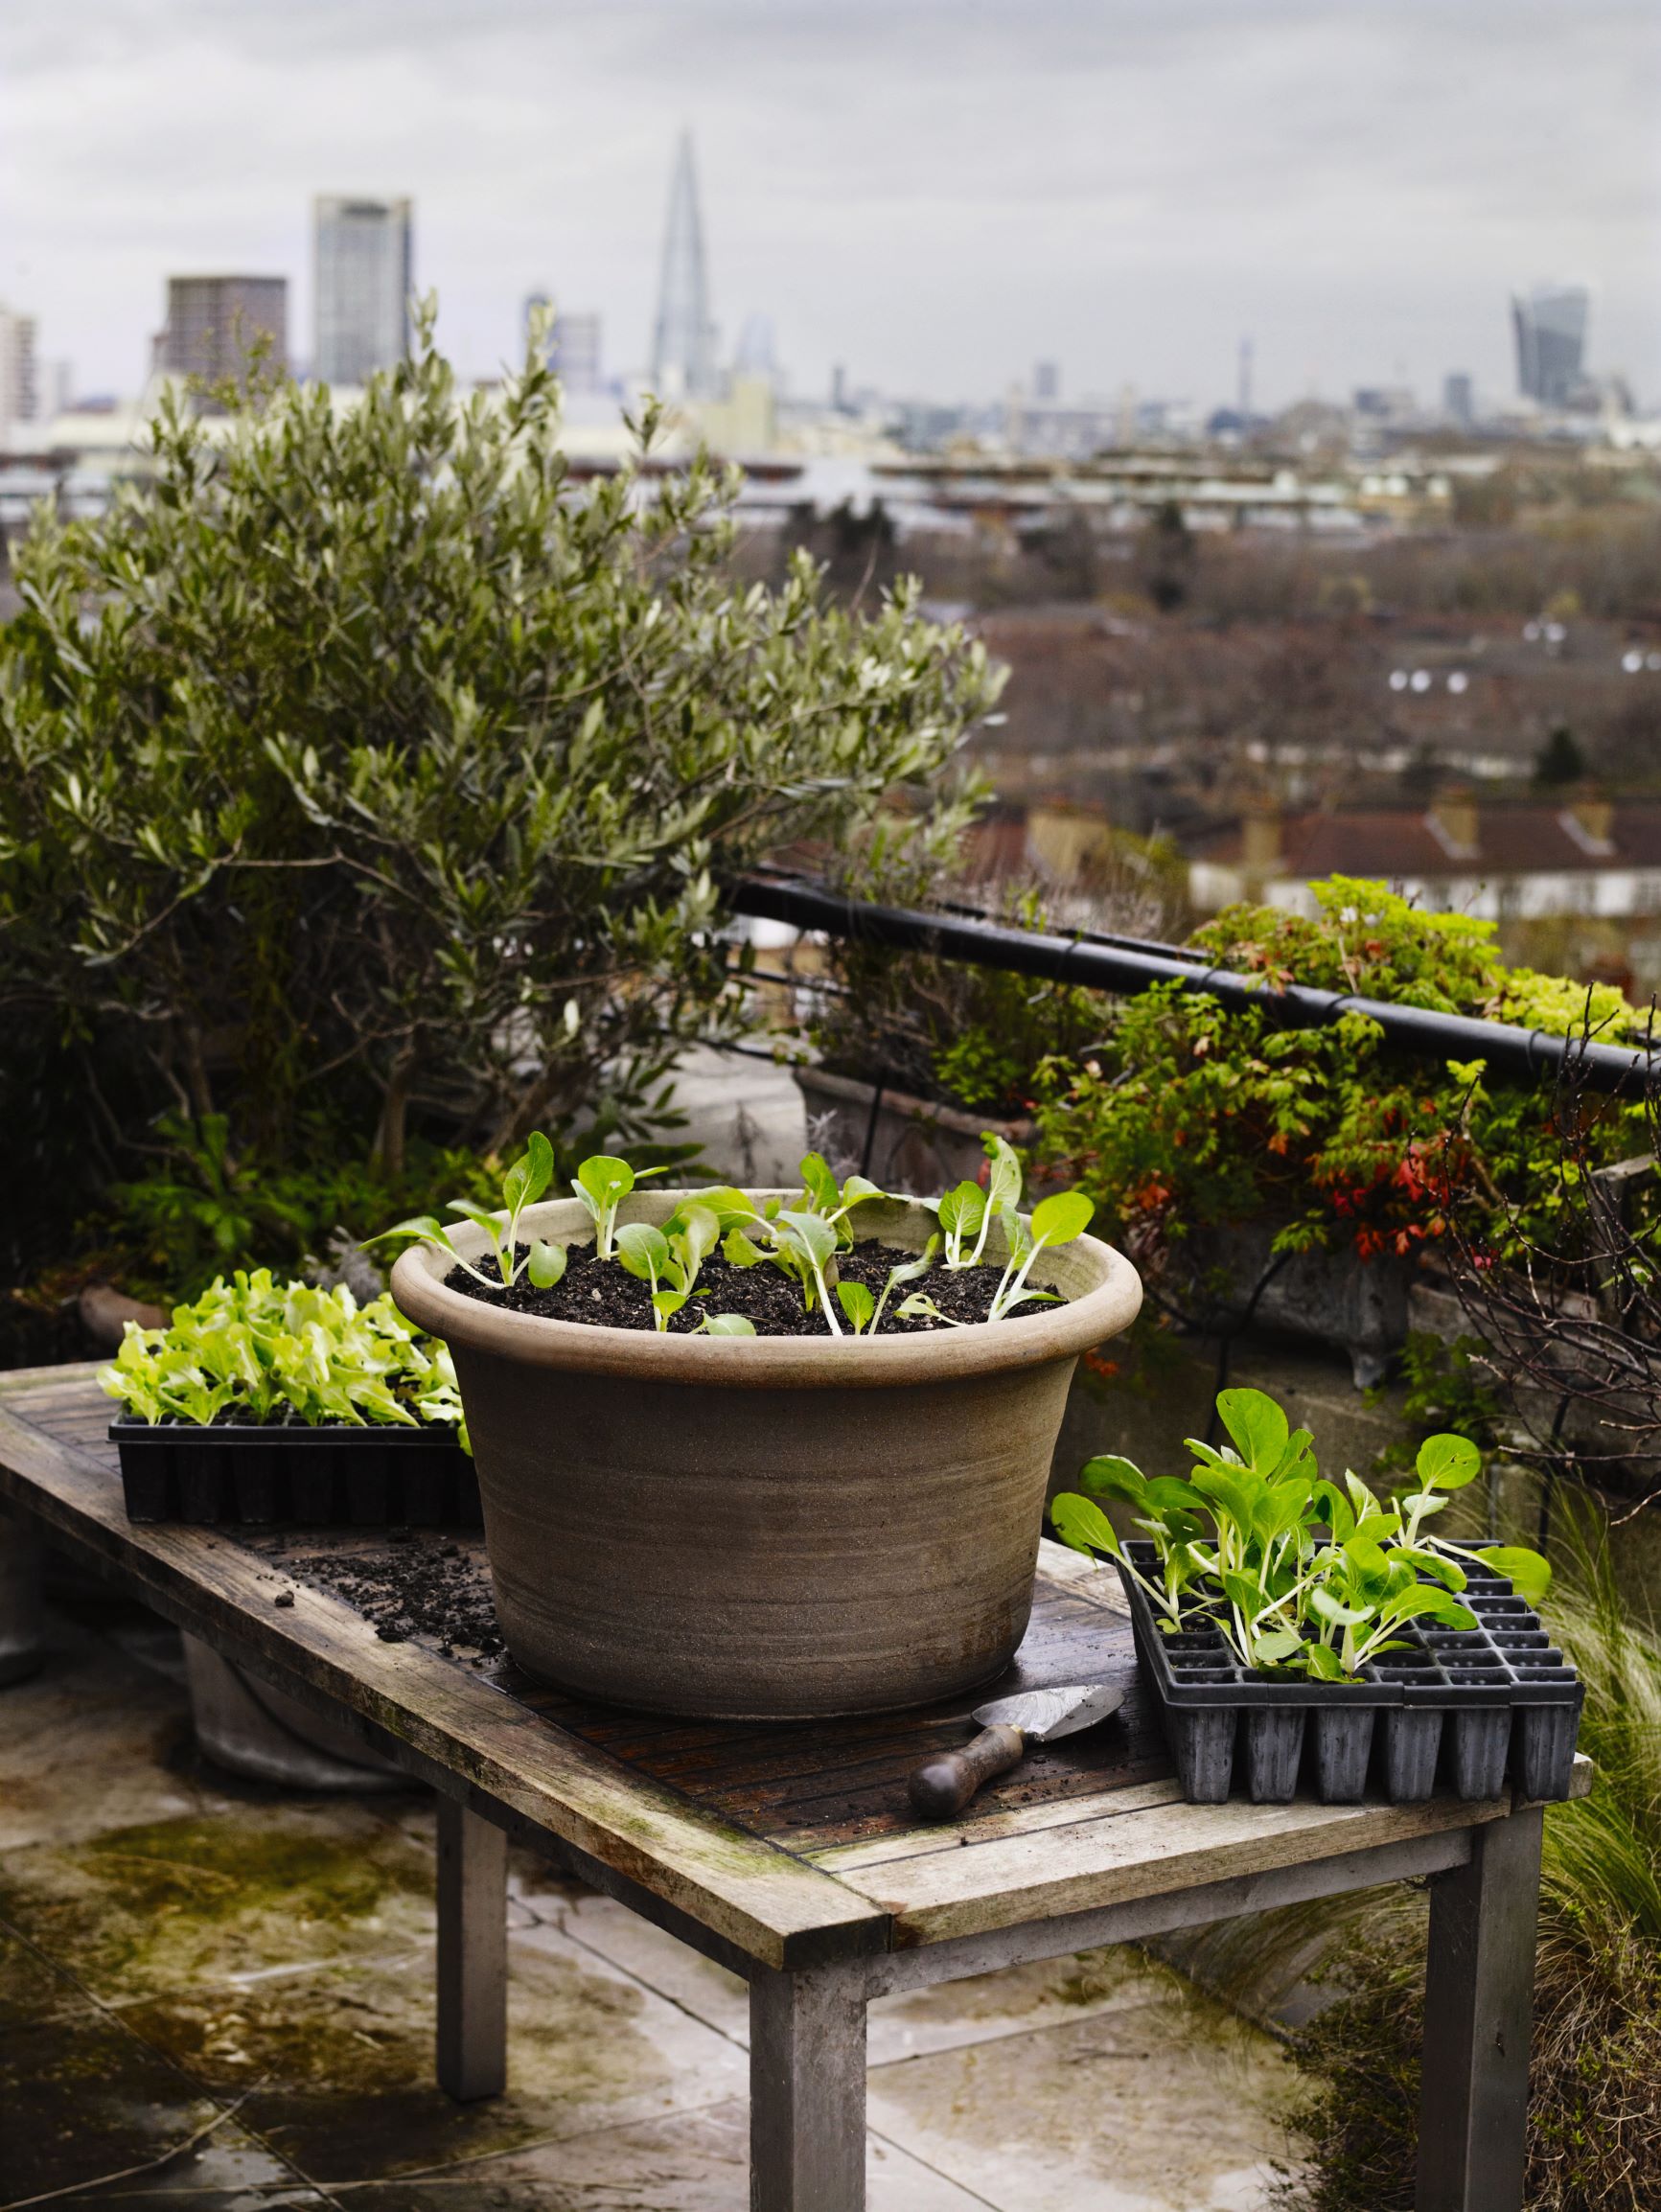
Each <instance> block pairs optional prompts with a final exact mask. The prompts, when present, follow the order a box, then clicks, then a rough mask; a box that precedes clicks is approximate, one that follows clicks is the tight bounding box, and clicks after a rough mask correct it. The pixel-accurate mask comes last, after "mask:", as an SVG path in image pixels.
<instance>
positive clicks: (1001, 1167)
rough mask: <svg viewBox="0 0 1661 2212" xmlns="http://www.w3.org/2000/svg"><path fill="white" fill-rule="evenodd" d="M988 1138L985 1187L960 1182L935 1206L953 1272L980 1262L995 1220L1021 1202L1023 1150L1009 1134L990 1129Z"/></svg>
mask: <svg viewBox="0 0 1661 2212" xmlns="http://www.w3.org/2000/svg"><path fill="white" fill-rule="evenodd" d="M984 1141H985V1145H986V1154H987V1158H988V1159H989V1160H990V1162H991V1165H990V1166H989V1168H988V1169H987V1171H986V1187H985V1189H984V1190H982V1189H981V1187H980V1184H978V1183H959V1184H958V1186H957V1188H956V1190H948V1191H947V1193H946V1195H945V1197H944V1198H942V1199H940V1200H939V1201H938V1202H937V1203H936V1205H935V1208H934V1210H935V1213H936V1214H937V1215H938V1217H939V1222H940V1233H941V1236H942V1238H943V1239H944V1242H945V1255H946V1267H947V1271H948V1273H950V1274H953V1275H956V1274H958V1273H960V1272H961V1271H962V1270H963V1269H964V1268H969V1267H979V1266H980V1261H981V1258H982V1256H984V1254H985V1250H986V1235H987V1232H988V1231H989V1230H990V1228H991V1226H992V1223H993V1221H994V1220H995V1219H996V1218H997V1217H998V1216H999V1215H1000V1214H1001V1213H1002V1212H1003V1210H1004V1208H1005V1207H1019V1205H1020V1204H1021V1160H1020V1156H1019V1154H1018V1153H1017V1152H1016V1150H1015V1148H1014V1146H1013V1145H1012V1144H1010V1143H1009V1141H1008V1140H1007V1139H1006V1138H1003V1137H996V1136H994V1135H993V1134H992V1133H991V1131H990V1130H988V1131H987V1133H986V1137H985V1140H984Z"/></svg>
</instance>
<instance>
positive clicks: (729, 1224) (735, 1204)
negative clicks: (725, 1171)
mask: <svg viewBox="0 0 1661 2212" xmlns="http://www.w3.org/2000/svg"><path fill="white" fill-rule="evenodd" d="M698 1203H699V1205H700V1206H706V1207H708V1209H709V1210H710V1212H711V1213H713V1214H714V1216H715V1218H716V1219H717V1221H719V1222H720V1224H721V1227H722V1230H723V1233H725V1232H726V1231H727V1230H729V1229H740V1228H742V1227H743V1225H744V1224H745V1223H746V1222H747V1221H759V1220H760V1218H761V1216H760V1214H759V1213H758V1212H757V1211H756V1206H755V1201H754V1199H753V1198H751V1197H750V1195H749V1193H748V1192H747V1191H743V1190H734V1189H732V1188H731V1187H730V1186H728V1185H723V1186H722V1187H721V1188H719V1189H716V1190H701V1191H700V1192H699V1193H698Z"/></svg>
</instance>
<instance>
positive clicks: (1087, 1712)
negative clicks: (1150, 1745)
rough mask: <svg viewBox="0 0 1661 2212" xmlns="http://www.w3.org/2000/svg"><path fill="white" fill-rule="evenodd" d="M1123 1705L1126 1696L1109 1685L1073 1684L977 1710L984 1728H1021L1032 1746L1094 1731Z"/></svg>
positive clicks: (1026, 1692)
mask: <svg viewBox="0 0 1661 2212" xmlns="http://www.w3.org/2000/svg"><path fill="white" fill-rule="evenodd" d="M1123 1703H1124V1692H1123V1691H1122V1690H1116V1689H1114V1687H1113V1686H1112V1684H1111V1683H1107V1682H1073V1683H1070V1684H1068V1685H1067V1686H1066V1687H1065V1688H1063V1689H1059V1690H1024V1691H1022V1693H1021V1694H1020V1695H1019V1696H1017V1697H1000V1698H998V1699H996V1700H995V1701H994V1702H993V1703H992V1704H990V1705H980V1706H977V1707H976V1709H975V1718H976V1719H977V1720H978V1721H979V1722H980V1725H981V1727H982V1728H994V1727H997V1726H998V1725H999V1724H1000V1723H1002V1725H1003V1726H1004V1727H1005V1728H1019V1729H1020V1731H1021V1733H1022V1735H1023V1736H1025V1737H1026V1738H1027V1740H1028V1741H1029V1742H1032V1743H1050V1742H1053V1741H1054V1740H1055V1738H1056V1737H1058V1736H1072V1735H1073V1734H1074V1733H1075V1731H1076V1730H1078V1729H1080V1728H1094V1727H1095V1726H1096V1722H1097V1721H1098V1720H1105V1719H1106V1718H1107V1717H1108V1715H1109V1714H1110V1713H1117V1712H1118V1710H1119V1707H1120V1706H1121V1705H1122V1704H1123Z"/></svg>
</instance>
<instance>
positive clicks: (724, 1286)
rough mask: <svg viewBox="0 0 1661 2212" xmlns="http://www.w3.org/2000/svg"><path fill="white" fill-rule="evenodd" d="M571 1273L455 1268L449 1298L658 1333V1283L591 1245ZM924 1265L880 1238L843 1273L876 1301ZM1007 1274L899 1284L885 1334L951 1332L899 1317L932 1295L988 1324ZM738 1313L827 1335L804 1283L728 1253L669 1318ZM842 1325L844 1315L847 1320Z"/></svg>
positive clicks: (761, 1331)
mask: <svg viewBox="0 0 1661 2212" xmlns="http://www.w3.org/2000/svg"><path fill="white" fill-rule="evenodd" d="M567 1252H568V1257H567V1260H566V1263H565V1274H564V1275H563V1276H562V1277H561V1279H560V1280H559V1281H558V1282H557V1283H555V1284H554V1286H553V1288H552V1289H551V1290H538V1289H537V1288H536V1287H535V1286H534V1285H533V1284H532V1282H531V1280H530V1279H529V1277H528V1276H521V1277H520V1278H519V1281H518V1282H516V1283H515V1284H514V1286H513V1288H512V1289H511V1290H508V1291H504V1290H502V1289H501V1288H500V1286H499V1285H497V1284H491V1283H482V1282H479V1281H477V1280H476V1279H474V1278H473V1276H471V1275H469V1274H468V1273H467V1272H466V1270H465V1269H463V1268H459V1267H457V1268H452V1269H451V1271H450V1274H449V1275H448V1276H446V1278H445V1288H446V1289H447V1290H456V1291H460V1292H461V1294H462V1295H463V1297H465V1298H476V1299H477V1300H478V1301H479V1302H480V1303H481V1304H482V1305H499V1306H502V1307H505V1308H506V1310H507V1311H508V1312H510V1313H533V1314H539V1315H541V1316H542V1318H543V1319H544V1320H547V1321H576V1322H588V1324H590V1325H593V1326H597V1327H604V1328H639V1329H656V1327H657V1316H656V1314H655V1313H654V1312H653V1310H652V1285H651V1284H650V1283H649V1282H644V1281H642V1280H641V1279H639V1278H638V1277H636V1276H633V1275H630V1274H629V1273H628V1271H627V1270H626V1269H625V1268H624V1267H622V1266H621V1265H620V1264H619V1262H618V1261H617V1260H616V1259H614V1258H613V1259H596V1258H595V1256H594V1249H593V1246H592V1245H582V1244H573V1245H570V1246H568V1247H567ZM916 1257H917V1255H916V1254H915V1253H914V1252H908V1251H906V1250H905V1249H903V1248H902V1247H901V1246H899V1245H897V1244H882V1243H879V1242H877V1241H876V1240H875V1239H872V1240H870V1241H868V1242H866V1243H864V1244H856V1245H855V1246H854V1247H853V1249H852V1250H851V1251H850V1252H842V1253H839V1254H838V1255H837V1262H836V1265H837V1274H838V1277H839V1279H841V1280H842V1281H843V1282H863V1283H864V1284H865V1288H866V1289H867V1290H868V1291H869V1292H870V1294H871V1296H872V1298H874V1299H880V1298H881V1297H882V1295H883V1286H884V1285H885V1284H886V1283H887V1281H888V1276H889V1274H890V1273H891V1271H892V1270H893V1269H894V1268H896V1267H907V1266H910V1265H911V1263H912V1262H913V1261H914V1260H915V1259H916ZM1003 1276H1004V1270H1003V1268H1002V1267H1001V1266H1000V1267H966V1268H959V1269H958V1270H957V1272H956V1273H954V1272H952V1271H950V1270H949V1269H947V1268H946V1267H944V1266H943V1265H937V1266H934V1267H932V1268H931V1269H930V1270H929V1272H928V1274H927V1275H926V1276H922V1277H919V1278H918V1279H916V1280H914V1281H911V1282H906V1283H899V1284H896V1285H895V1289H894V1294H893V1296H892V1297H891V1298H890V1299H889V1301H888V1310H887V1311H886V1312H885V1313H884V1315H883V1319H882V1325H881V1326H880V1327H879V1329H878V1330H877V1334H878V1335H879V1336H911V1335H918V1334H927V1333H928V1332H929V1331H930V1330H932V1329H943V1328H945V1327H946V1326H947V1325H948V1324H947V1323H946V1322H936V1321H931V1320H929V1319H928V1318H927V1317H924V1316H918V1317H916V1318H914V1319H902V1318H901V1316H900V1315H899V1314H898V1312H896V1310H895V1309H896V1307H898V1306H899V1305H900V1304H901V1303H902V1302H904V1300H905V1299H906V1298H907V1297H908V1296H909V1295H910V1294H911V1292H912V1291H919V1290H920V1291H924V1292H926V1293H927V1295H928V1296H929V1297H930V1298H932V1299H933V1300H934V1303H935V1304H936V1305H937V1306H938V1307H939V1309H940V1311H941V1312H942V1313H943V1314H947V1315H949V1316H950V1317H951V1319H952V1320H953V1321H959V1322H980V1321H984V1320H985V1319H986V1315H987V1310H988V1308H989V1307H990V1306H991V1303H992V1297H993V1293H994V1292H995V1291H996V1290H997V1288H998V1285H999V1283H1000V1282H1001V1281H1002V1279H1003ZM1046 1310H1047V1308H1046V1307H1045V1306H1043V1305H1032V1306H1024V1307H1021V1308H1018V1309H1017V1311H1016V1312H1015V1313H1014V1314H1012V1315H1011V1316H1010V1317H1009V1321H1008V1322H1001V1323H1000V1324H999V1326H1000V1327H1007V1326H1009V1325H1012V1324H1015V1323H1019V1322H1020V1320H1021V1319H1022V1318H1023V1316H1024V1315H1025V1314H1027V1313H1043V1312H1045V1311H1046ZM711 1313H739V1314H742V1315H743V1316H744V1318H745V1320H746V1321H748V1322H750V1323H751V1324H753V1325H754V1328H755V1333H756V1334H757V1336H814V1337H820V1336H824V1335H826V1334H827V1333H828V1332H827V1330H826V1328H825V1317H824V1315H823V1314H822V1313H820V1312H819V1310H818V1309H817V1307H816V1309H815V1310H814V1311H813V1312H812V1313H807V1312H804V1311H803V1308H802V1295H801V1285H800V1284H799V1283H798V1282H796V1281H795V1280H794V1279H792V1278H791V1277H789V1276H787V1275H785V1274H784V1273H783V1272H782V1271H781V1270H780V1269H778V1268H776V1267H774V1266H773V1265H771V1264H770V1263H768V1262H766V1261H763V1262H762V1263H761V1264H760V1265H758V1266H755V1267H734V1266H733V1265H732V1264H731V1262H730V1261H729V1260H727V1258H725V1257H724V1256H722V1255H721V1254H720V1253H718V1252H715V1253H711V1254H710V1256H709V1257H708V1258H707V1259H705V1261H704V1265H703V1267H702V1269H701V1270H700V1272H699V1277H698V1287H697V1289H696V1290H695V1291H694V1293H693V1295H692V1297H691V1298H690V1299H689V1300H688V1301H687V1302H686V1303H685V1305H683V1306H682V1307H681V1311H680V1312H679V1313H677V1314H674V1315H672V1316H671V1317H670V1322H669V1333H670V1334H671V1335H672V1336H686V1335H690V1334H691V1333H692V1331H693V1330H694V1329H696V1328H697V1326H698V1325H699V1323H700V1322H701V1321H703V1319H704V1316H705V1315H706V1314H711ZM838 1318H839V1320H840V1319H841V1316H840V1315H839V1316H838Z"/></svg>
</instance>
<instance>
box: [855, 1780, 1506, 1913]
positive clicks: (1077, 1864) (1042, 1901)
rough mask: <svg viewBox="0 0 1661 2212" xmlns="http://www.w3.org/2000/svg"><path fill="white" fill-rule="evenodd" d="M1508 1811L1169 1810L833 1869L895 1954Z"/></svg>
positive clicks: (1438, 1805) (1448, 1804)
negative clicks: (878, 1921) (882, 1927)
mask: <svg viewBox="0 0 1661 2212" xmlns="http://www.w3.org/2000/svg"><path fill="white" fill-rule="evenodd" d="M1510 1810H1511V1802H1510V1800H1509V1799H1502V1800H1498V1801H1496V1802H1495V1803H1493V1804H1491V1805H1466V1804H1462V1803H1460V1802H1459V1801H1457V1800H1455V1799H1452V1798H1437V1799H1433V1800H1432V1801H1431V1802H1430V1803H1429V1804H1427V1805H1359V1806H1353V1805H1308V1804H1303V1803H1296V1804H1292V1805H1236V1804H1230V1805H1165V1806H1160V1807H1157V1808H1150V1809H1147V1810H1146V1811H1142V1812H1132V1813H1126V1814H1124V1815H1122V1816H1120V1817H1113V1816H1111V1814H1108V1815H1105V1816H1098V1817H1096V1818H1095V1819H1092V1820H1087V1821H1081V1822H1077V1823H1075V1824H1073V1825H1072V1826H1069V1827H1065V1828H1050V1829H1045V1830H1043V1831H1041V1832H1037V1833H1028V1834H1021V1835H1009V1836H1004V1837H1000V1838H997V1839H995V1840H993V1841H990V1842H986V1843H979V1844H968V1845H963V1846H960V1847H959V1848H958V1849H957V1850H955V1851H937V1852H931V1853H929V1854H927V1855H922V1856H917V1857H912V1858H905V1859H895V1860H888V1861H884V1862H883V1863H881V1864H878V1865H875V1866H870V1867H848V1866H845V1865H844V1866H842V1867H839V1868H838V1873H839V1875H840V1876H841V1878H842V1880H843V1881H844V1882H846V1883H847V1884H848V1886H849V1887H850V1888H852V1889H857V1890H859V1891H860V1892H861V1893H862V1894H863V1895H864V1896H865V1897H868V1898H869V1899H870V1900H871V1901H872V1903H873V1904H879V1905H881V1907H882V1908H883V1910H884V1911H885V1912H887V1913H888V1914H890V1915H891V1916H892V1919H893V1931H894V1944H895V1947H896V1948H908V1947H911V1946H912V1945H914V1944H928V1943H941V1942H944V1941H946V1940H947V1939H949V1938H951V1937H954V1936H964V1935H978V1934H980V1933H982V1932H983V1931H984V1930H986V1929H988V1928H997V1927H1013V1926H1017V1925H1019V1924H1022V1923H1024V1922H1027V1921H1032V1920H1048V1919H1050V1918H1052V1917H1053V1916H1055V1915H1057V1914H1060V1913H1074V1912H1089V1911H1091V1910H1093V1909H1096V1908H1097V1907H1099V1906H1103V1905H1109V1904H1118V1903H1121V1902H1123V1901H1126V1900H1128V1899H1131V1898H1139V1897H1157V1896H1161V1895H1163V1894H1165V1892H1167V1891H1173V1890H1182V1889H1188V1888H1191V1887H1193V1886H1194V1885H1195V1884H1196V1883H1200V1882H1216V1881H1226V1880H1229V1879H1232V1878H1235V1877H1238V1876H1241V1875H1249V1874H1257V1873H1260V1872H1264V1871H1267V1870H1269V1869H1271V1868H1275V1867H1282V1866H1293V1865H1303V1864H1306V1863H1307V1862H1308V1861H1310V1860H1313V1859H1321V1858H1331V1857H1336V1856H1338V1855H1340V1854H1343V1853H1348V1852H1355V1851H1365V1850H1368V1849H1371V1848H1373V1846H1375V1845H1379V1844H1387V1843H1396V1842H1404V1841H1406V1840H1407V1839H1409V1838H1411V1837H1414V1836H1419V1835H1434V1834H1437V1833H1439V1832H1442V1830H1445V1829H1449V1828H1468V1827H1471V1826H1474V1825H1476V1824H1478V1823H1480V1822H1485V1821H1489V1820H1500V1819H1503V1818H1504V1817H1505V1816H1506V1814H1507V1813H1509V1812H1510Z"/></svg>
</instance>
